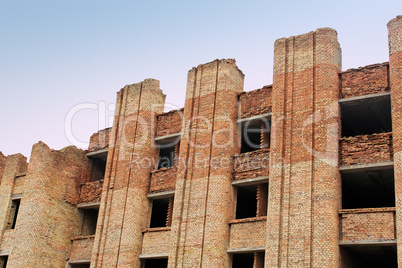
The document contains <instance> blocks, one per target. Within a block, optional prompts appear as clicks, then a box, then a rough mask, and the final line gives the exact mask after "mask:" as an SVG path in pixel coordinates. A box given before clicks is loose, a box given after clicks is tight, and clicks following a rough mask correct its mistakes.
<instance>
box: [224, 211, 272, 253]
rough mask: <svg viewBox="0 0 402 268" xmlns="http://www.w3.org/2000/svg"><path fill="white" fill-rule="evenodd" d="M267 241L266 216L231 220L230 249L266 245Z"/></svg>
mask: <svg viewBox="0 0 402 268" xmlns="http://www.w3.org/2000/svg"><path fill="white" fill-rule="evenodd" d="M265 243H266V217H258V218H247V219H241V220H233V221H231V222H230V241H229V249H238V248H255V247H264V246H265Z"/></svg>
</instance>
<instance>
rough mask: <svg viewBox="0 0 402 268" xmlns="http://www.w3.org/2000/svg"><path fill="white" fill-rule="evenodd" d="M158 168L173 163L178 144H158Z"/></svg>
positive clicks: (169, 165) (167, 166) (170, 165)
mask: <svg viewBox="0 0 402 268" xmlns="http://www.w3.org/2000/svg"><path fill="white" fill-rule="evenodd" d="M158 147H159V159H158V169H160V168H169V167H173V166H174V165H175V160H176V158H177V156H176V155H177V154H178V148H179V144H176V145H171V146H167V145H159V146H158Z"/></svg>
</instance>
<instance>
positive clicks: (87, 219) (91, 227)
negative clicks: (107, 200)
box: [81, 209, 99, 236]
mask: <svg viewBox="0 0 402 268" xmlns="http://www.w3.org/2000/svg"><path fill="white" fill-rule="evenodd" d="M82 212H83V214H84V216H83V220H82V227H81V235H82V236H89V235H94V234H95V231H96V224H97V222H98V214H99V211H98V209H84V210H82Z"/></svg>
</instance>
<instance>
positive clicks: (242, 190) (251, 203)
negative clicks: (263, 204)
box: [236, 185, 257, 219]
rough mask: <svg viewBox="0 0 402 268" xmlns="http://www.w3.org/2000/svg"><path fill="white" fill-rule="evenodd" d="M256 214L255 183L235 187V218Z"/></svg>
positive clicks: (254, 215)
mask: <svg viewBox="0 0 402 268" xmlns="http://www.w3.org/2000/svg"><path fill="white" fill-rule="evenodd" d="M256 216H257V185H249V186H239V187H237V203H236V219H244V218H253V217H256Z"/></svg>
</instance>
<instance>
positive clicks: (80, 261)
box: [68, 260, 91, 264]
mask: <svg viewBox="0 0 402 268" xmlns="http://www.w3.org/2000/svg"><path fill="white" fill-rule="evenodd" d="M88 263H91V260H70V261H68V264H88Z"/></svg>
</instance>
